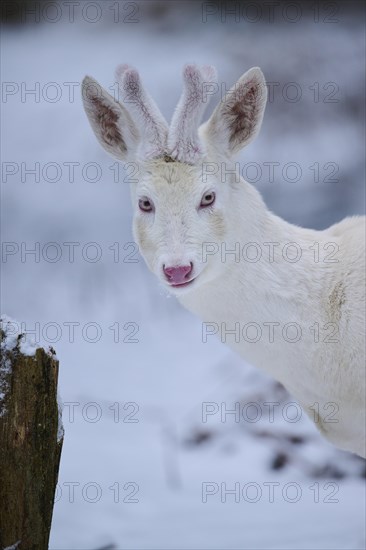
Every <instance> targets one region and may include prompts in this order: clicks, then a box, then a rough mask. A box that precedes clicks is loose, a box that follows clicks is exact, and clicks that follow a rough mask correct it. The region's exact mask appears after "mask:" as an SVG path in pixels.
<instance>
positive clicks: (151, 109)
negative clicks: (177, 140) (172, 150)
mask: <svg viewBox="0 0 366 550" xmlns="http://www.w3.org/2000/svg"><path fill="white" fill-rule="evenodd" d="M116 79H117V82H118V84H119V89H120V91H121V93H122V98H121V99H122V101H123V104H124V106H125V107H126V109H127V110H128V111H129V113H130V115H131V116H132V117H133V120H134V122H135V124H136V126H137V129H138V131H139V133H140V135H141V136H144V139H142V140H141V148H142V151H141V150H140V152H139V153H140V155H141V156H142V157H143V158H146V159H153V158H159V157H161V156H163V155H164V154H165V153H166V147H167V145H166V142H167V137H168V124H167V122H166V120H165V119H164V117H163V115H162V114H161V112H160V110H159V108H158V107H157V105H156V103H155V102H154V100H153V99H152V98H151V97H150V95H149V94H148V93H147V92H146V91H145V90H144V88H143V86H142V84H141V80H140V76H139V74H138V72H137V71H136V69H134V68H133V67H130V66H129V65H120V66H119V67H118V68H117V70H116Z"/></svg>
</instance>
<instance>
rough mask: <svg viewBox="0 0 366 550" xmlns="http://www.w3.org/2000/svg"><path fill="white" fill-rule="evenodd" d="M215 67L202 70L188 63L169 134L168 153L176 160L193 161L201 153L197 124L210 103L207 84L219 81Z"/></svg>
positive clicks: (190, 162)
mask: <svg viewBox="0 0 366 550" xmlns="http://www.w3.org/2000/svg"><path fill="white" fill-rule="evenodd" d="M216 78H217V77H216V70H215V68H214V67H211V66H205V67H202V68H201V69H199V68H198V67H196V66H195V65H186V67H185V68H184V70H183V82H184V88H183V93H182V96H181V98H180V100H179V103H178V105H177V107H176V110H175V112H174V115H173V118H172V122H171V125H170V130H169V135H168V154H169V155H170V156H171V157H172V158H173V159H175V160H178V161H180V162H186V163H188V164H194V163H195V162H196V161H197V160H198V159H199V158H200V156H201V155H202V149H201V144H200V140H199V137H198V126H199V124H200V122H201V119H202V116H203V113H204V110H205V108H206V105H207V101H206V99H207V98H206V97H205V95H206V85H207V84H212V83H215V82H216Z"/></svg>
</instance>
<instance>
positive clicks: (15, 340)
mask: <svg viewBox="0 0 366 550" xmlns="http://www.w3.org/2000/svg"><path fill="white" fill-rule="evenodd" d="M18 327H19V324H18V323H17V322H16V321H13V320H12V319H10V318H9V317H6V316H1V318H0V342H1V344H0V345H1V358H0V548H8V547H10V548H13V547H14V548H17V549H18V550H33V549H34V550H36V549H37V550H46V549H47V548H48V542H49V534H50V529H51V521H52V512H53V503H54V496H55V490H56V483H57V477H58V470H59V464H60V458H61V449H62V443H63V428H62V423H61V415H60V410H59V406H58V402H57V379H58V367H59V364H58V360H57V358H56V355H55V352H54V351H53V349H52V348H50V349H48V350H45V349H43V348H40V347H38V348H37V347H36V346H35V345H34V344H32V342H30V341H29V336H27V335H24V334H21V333H20V332H19V328H18Z"/></svg>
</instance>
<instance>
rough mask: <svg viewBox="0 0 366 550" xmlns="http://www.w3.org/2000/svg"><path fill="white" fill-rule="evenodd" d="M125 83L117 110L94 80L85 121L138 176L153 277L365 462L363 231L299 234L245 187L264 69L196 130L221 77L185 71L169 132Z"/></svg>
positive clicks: (360, 220) (140, 221)
mask: <svg viewBox="0 0 366 550" xmlns="http://www.w3.org/2000/svg"><path fill="white" fill-rule="evenodd" d="M116 78H117V81H118V83H119V89H120V95H121V99H120V101H116V100H115V99H114V98H112V97H111V96H110V95H109V94H108V93H107V92H106V91H105V90H104V89H103V88H102V87H101V86H100V85H99V84H98V83H97V82H96V81H95V80H94V79H92V78H90V77H86V78H85V79H84V81H83V100H84V107H85V110H86V113H87V116H88V118H89V122H90V124H91V126H92V128H93V130H94V132H95V134H96V136H97V138H98V140H99V142H100V143H101V145H102V146H103V147H104V148H105V149H106V150H107V151H108V152H109V153H111V154H112V155H113V156H114V157H116V158H117V159H120V160H122V161H130V162H131V161H134V162H136V163H137V164H138V168H139V177H138V181H137V183H131V195H132V203H133V208H134V221H133V231H134V238H135V239H136V241H137V243H138V245H139V248H140V251H141V253H142V255H143V257H144V259H145V261H146V263H147V265H148V267H149V268H150V269H151V271H152V272H153V273H155V275H156V276H157V277H158V279H159V281H160V282H161V283H162V284H163V285H164V286H165V287H166V288H167V289H169V291H170V292H172V293H173V294H174V295H176V297H177V298H178V300H179V301H180V302H181V304H183V306H185V307H186V308H187V309H188V310H190V311H191V312H193V313H195V314H197V315H198V316H199V317H200V318H201V319H202V320H203V321H204V323H203V331H204V334H210V333H214V332H216V333H218V334H219V335H221V338H222V340H227V343H228V345H229V346H230V347H231V348H233V349H234V350H236V351H237V352H238V353H239V354H240V355H241V356H242V357H244V358H245V359H247V360H249V361H250V362H251V363H252V364H254V365H256V366H258V367H260V368H262V369H264V370H266V371H267V372H268V373H270V374H271V375H272V376H273V377H274V378H276V379H277V380H279V381H280V382H281V383H282V384H283V385H284V386H285V387H286V388H287V389H288V390H289V392H290V393H292V394H293V395H294V397H295V398H296V399H297V400H298V402H299V403H300V405H301V406H302V407H303V409H304V410H305V411H306V412H307V413H308V415H309V416H310V418H312V419H313V421H314V422H315V424H316V426H317V427H318V428H319V430H320V431H321V432H322V433H323V435H324V436H325V437H326V438H327V439H329V440H330V441H331V442H333V443H334V444H335V445H337V446H338V447H340V448H342V449H345V450H349V451H351V452H354V453H357V454H359V455H361V456H363V457H365V456H366V452H365V420H366V414H365V357H364V353H365V260H364V235H365V218H364V217H352V218H347V219H344V220H343V221H341V222H340V223H337V224H336V225H333V226H332V227H330V228H328V229H326V230H324V231H315V230H312V229H305V228H302V227H298V226H295V225H291V224H290V223H287V222H286V221H284V220H282V219H281V218H279V217H278V216H276V215H274V214H273V213H272V212H270V211H269V210H268V209H267V208H266V206H265V204H264V202H263V200H262V198H261V196H260V194H259V193H258V192H257V190H256V189H255V188H254V187H253V186H252V185H250V184H249V183H247V182H246V181H244V180H243V179H242V178H241V177H240V174H239V170H238V168H237V163H235V162H234V161H233V160H232V157H233V155H234V154H235V153H237V152H238V151H240V150H241V149H242V148H243V147H244V146H245V145H247V144H248V143H249V142H250V141H251V140H252V139H253V138H254V137H255V135H256V134H257V133H258V131H259V128H260V125H261V122H262V118H263V112H264V109H265V105H266V97H267V89H266V84H265V80H264V77H263V74H262V72H261V70H260V69H259V68H252V69H250V70H249V71H248V72H246V73H245V74H244V75H243V76H242V77H241V78H240V79H239V80H238V82H237V83H236V85H235V86H234V87H233V88H232V89H231V90H230V91H229V92H227V93H226V95H225V97H223V98H222V100H221V101H220V103H219V105H218V106H217V107H216V109H215V110H214V112H213V114H212V116H211V117H210V119H209V120H208V121H207V122H206V123H205V124H203V125H201V126H199V125H200V121H201V118H202V115H203V111H204V108H205V106H206V96H207V95H208V92H207V90H209V89H212V87H213V86H214V83H215V82H216V74H215V70H214V69H213V68H212V67H203V68H198V67H196V66H186V67H185V69H184V71H183V79H184V91H183V94H182V97H181V99H180V101H179V103H178V106H177V108H176V110H175V112H174V115H173V118H172V122H171V124H170V127H169V126H168V124H167V122H166V121H165V119H164V117H163V116H162V115H161V113H160V112H159V110H158V108H157V106H156V105H155V103H154V102H153V100H152V99H151V98H150V96H149V95H148V94H147V93H146V91H145V90H144V88H143V87H142V84H141V81H140V78H139V75H138V73H137V71H136V70H135V69H133V68H131V67H129V66H128V65H123V66H121V67H119V69H117V73H116ZM210 87H211V88H210ZM205 91H206V94H205ZM223 167H224V168H225V172H224V173H223V170H222V169H223ZM230 251H231V253H230ZM239 251H240V257H238V252H239ZM223 252H224V253H223ZM230 331H231V333H230ZM226 333H227V334H226ZM258 334H259V336H260V338H258Z"/></svg>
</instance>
